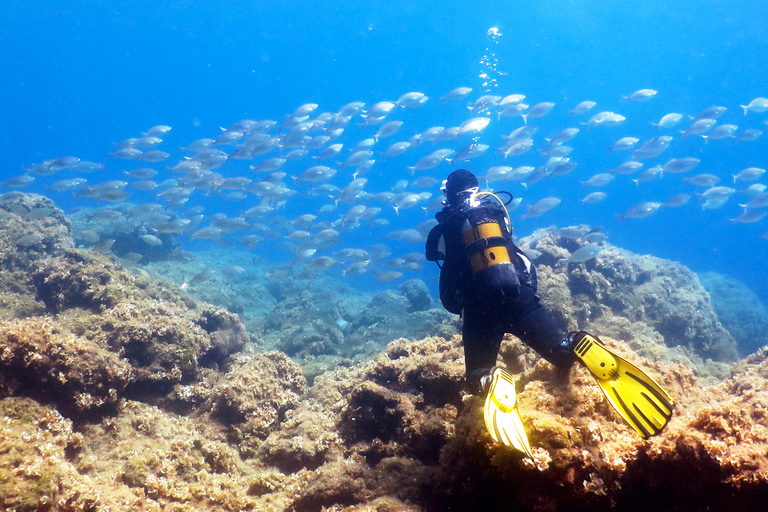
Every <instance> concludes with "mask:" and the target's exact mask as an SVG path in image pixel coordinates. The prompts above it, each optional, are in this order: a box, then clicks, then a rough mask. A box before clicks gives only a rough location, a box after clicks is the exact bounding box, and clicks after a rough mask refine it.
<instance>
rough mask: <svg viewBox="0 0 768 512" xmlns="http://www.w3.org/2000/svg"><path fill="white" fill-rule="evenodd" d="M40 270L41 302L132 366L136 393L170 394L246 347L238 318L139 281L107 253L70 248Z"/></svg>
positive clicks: (34, 276)
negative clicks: (207, 367)
mask: <svg viewBox="0 0 768 512" xmlns="http://www.w3.org/2000/svg"><path fill="white" fill-rule="evenodd" d="M32 268H33V270H32V272H31V273H30V276H31V281H32V283H33V285H34V287H35V289H36V291H37V297H38V298H39V299H40V300H42V301H43V302H44V303H45V305H46V307H47V309H48V310H49V311H50V312H53V313H56V314H57V321H58V322H59V325H60V326H61V328H62V329H63V330H68V331H69V332H72V333H74V334H76V335H78V336H83V337H86V338H88V339H93V340H95V341H96V342H97V343H99V344H101V346H103V347H105V348H107V349H109V350H110V351H112V352H113V353H115V354H117V355H119V356H120V357H121V358H123V360H125V361H127V362H128V363H130V365H131V366H132V368H133V370H134V371H133V372H132V376H131V379H130V382H129V383H128V385H127V386H125V387H126V390H125V392H126V393H127V394H128V395H130V396H157V397H160V396H163V395H165V394H167V393H168V392H169V391H170V390H171V389H172V386H173V385H174V384H177V383H189V382H191V381H192V380H193V379H194V378H195V377H196V375H197V372H198V370H199V368H200V367H203V366H215V365H223V364H224V362H225V360H226V359H227V358H228V357H229V355H231V354H233V353H235V352H238V351H240V350H241V349H242V348H243V346H244V344H245V334H244V328H243V326H242V324H241V323H240V322H239V320H238V318H237V316H235V315H233V314H232V313H229V312H227V311H225V310H222V309H220V308H216V307H214V306H210V305H207V304H205V303H200V304H197V303H195V302H193V301H191V300H189V299H185V298H183V297H181V296H180V295H178V294H177V293H175V292H174V293H172V292H170V291H169V290H167V289H165V288H163V287H162V286H159V285H154V284H150V283H148V282H147V281H146V280H144V279H143V278H141V277H134V276H132V275H130V274H129V273H128V272H127V271H126V270H125V269H124V268H123V267H121V266H119V265H117V264H115V263H113V262H112V261H111V260H110V258H109V257H107V256H104V255H100V254H97V253H93V252H91V251H88V250H83V249H69V250H67V251H65V252H64V254H63V255H62V256H60V257H55V258H48V259H44V260H40V261H38V262H36V263H34V264H33V265H32Z"/></svg>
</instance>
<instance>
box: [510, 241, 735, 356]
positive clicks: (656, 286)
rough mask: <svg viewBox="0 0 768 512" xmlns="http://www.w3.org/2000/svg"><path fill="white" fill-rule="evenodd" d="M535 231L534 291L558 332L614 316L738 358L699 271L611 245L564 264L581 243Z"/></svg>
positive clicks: (706, 351) (699, 350)
mask: <svg viewBox="0 0 768 512" xmlns="http://www.w3.org/2000/svg"><path fill="white" fill-rule="evenodd" d="M534 237H535V239H536V250H537V251H540V252H541V253H542V255H541V256H540V257H539V258H537V259H536V263H537V267H538V270H539V292H540V293H541V295H542V297H543V303H544V304H545V305H547V307H548V309H549V310H550V311H551V313H552V316H553V318H554V319H555V322H556V324H557V325H558V327H559V328H560V329H561V330H563V332H567V331H569V330H574V329H585V328H588V327H589V325H590V323H592V322H595V321H597V320H599V319H600V318H601V317H604V316H617V317H623V318H626V319H627V320H629V321H631V322H636V323H639V324H646V325H648V326H650V327H652V328H653V329H654V330H655V331H657V332H658V333H659V334H661V336H662V337H663V340H664V343H665V344H666V346H668V347H676V346H680V347H684V348H685V349H687V350H689V351H690V352H691V353H694V354H697V355H698V356H700V357H702V358H711V359H714V360H717V361H725V362H732V361H735V360H736V359H737V356H738V354H737V350H736V341H735V340H734V339H733V337H731V335H730V333H729V332H728V331H727V330H726V329H724V328H723V326H722V325H721V324H720V321H719V320H718V317H717V315H716V314H715V312H714V310H713V309H712V304H711V303H710V298H709V294H708V293H707V291H706V290H705V289H704V287H703V286H702V285H701V283H700V282H699V279H698V277H697V276H696V274H695V273H693V272H691V271H690V270H689V269H687V268H686V267H684V266H683V265H681V264H679V263H676V262H672V261H669V260H664V259H661V258H655V257H652V256H644V255H637V254H633V253H630V252H628V251H624V250H622V249H619V248H617V247H613V246H611V245H610V244H604V246H603V249H602V250H601V251H600V253H599V254H598V255H597V256H596V257H595V258H593V259H591V260H588V261H586V262H582V263H568V262H566V261H564V260H563V258H565V257H567V256H568V254H570V253H571V252H574V251H576V250H577V249H578V248H579V247H581V246H582V243H581V242H579V241H576V240H570V239H565V238H563V237H561V236H560V235H559V234H558V232H557V231H556V230H555V229H554V228H549V229H546V230H538V231H537V232H536V233H535V235H534ZM531 240H532V238H529V239H527V240H526V239H524V242H523V243H531Z"/></svg>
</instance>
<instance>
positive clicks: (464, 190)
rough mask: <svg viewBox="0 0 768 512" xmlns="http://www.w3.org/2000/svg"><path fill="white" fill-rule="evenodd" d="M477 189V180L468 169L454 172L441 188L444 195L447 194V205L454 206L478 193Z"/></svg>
mask: <svg viewBox="0 0 768 512" xmlns="http://www.w3.org/2000/svg"><path fill="white" fill-rule="evenodd" d="M477 189H478V183H477V178H476V177H475V175H474V174H472V173H471V172H469V171H468V170H466V169H458V170H456V171H453V172H452V173H451V174H449V175H448V179H447V180H445V181H444V182H443V186H442V187H441V190H442V191H443V194H445V199H446V201H445V203H446V204H450V205H454V206H456V205H458V204H460V203H461V202H462V201H464V200H466V199H467V198H468V197H469V196H471V195H472V194H474V193H475V192H477Z"/></svg>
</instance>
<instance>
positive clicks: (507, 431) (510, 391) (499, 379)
mask: <svg viewBox="0 0 768 512" xmlns="http://www.w3.org/2000/svg"><path fill="white" fill-rule="evenodd" d="M483 417H484V418H485V426H486V428H487V429H488V432H489V433H490V434H491V437H492V438H493V440H494V441H496V442H497V443H501V444H504V445H507V446H514V447H515V448H517V449H518V450H520V451H521V452H523V453H525V454H526V455H527V456H528V457H531V458H533V455H532V454H531V447H530V445H529V444H528V434H526V433H525V427H523V421H522V419H520V413H519V412H518V410H517V394H516V393H515V380H514V379H513V378H512V376H511V375H510V374H509V373H507V371H506V370H504V369H503V368H499V367H496V368H494V369H493V372H492V373H491V384H490V386H489V388H488V396H486V397H485V405H484V406H483Z"/></svg>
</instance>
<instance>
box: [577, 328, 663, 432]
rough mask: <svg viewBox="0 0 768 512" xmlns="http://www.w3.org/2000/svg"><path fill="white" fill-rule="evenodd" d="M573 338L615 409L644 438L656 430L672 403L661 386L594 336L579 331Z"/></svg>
mask: <svg viewBox="0 0 768 512" xmlns="http://www.w3.org/2000/svg"><path fill="white" fill-rule="evenodd" d="M578 336H581V338H580V339H578ZM576 339H578V342H577V343H576V346H575V347H574V354H575V355H576V357H578V358H579V359H580V360H581V361H582V362H583V363H584V365H585V366H586V367H587V369H588V370H589V371H590V373H592V375H593V376H594V377H595V379H596V380H597V383H598V385H599V386H600V388H601V389H602V390H603V393H604V394H605V397H606V398H607V399H608V402H609V403H610V404H611V406H613V408H614V409H615V410H616V412H618V413H619V415H620V416H621V417H622V418H624V420H625V421H626V422H627V423H628V424H629V425H630V426H631V427H632V428H633V429H634V430H635V431H636V432H637V433H638V434H640V435H641V436H642V437H643V438H644V439H647V438H649V437H651V436H654V435H656V434H658V433H660V432H661V431H662V429H663V428H664V427H665V426H666V425H667V423H669V420H670V418H671V417H672V411H673V410H674V407H675V406H674V401H673V400H672V398H671V397H670V396H669V394H667V392H666V391H665V390H664V388H662V387H661V386H660V385H659V384H658V383H657V382H656V381H655V380H654V379H653V378H652V377H651V376H650V375H648V374H647V373H645V372H644V371H643V370H641V369H640V368H638V367H637V366H635V365H634V364H633V363H631V362H629V361H627V360H626V359H624V358H622V357H621V356H619V355H618V354H616V353H614V352H613V351H611V350H610V349H609V348H608V347H606V346H605V344H603V342H602V341H601V340H600V339H599V338H597V337H596V336H592V335H591V334H589V333H586V332H583V331H582V332H579V333H576V334H575V335H574V340H576Z"/></svg>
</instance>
